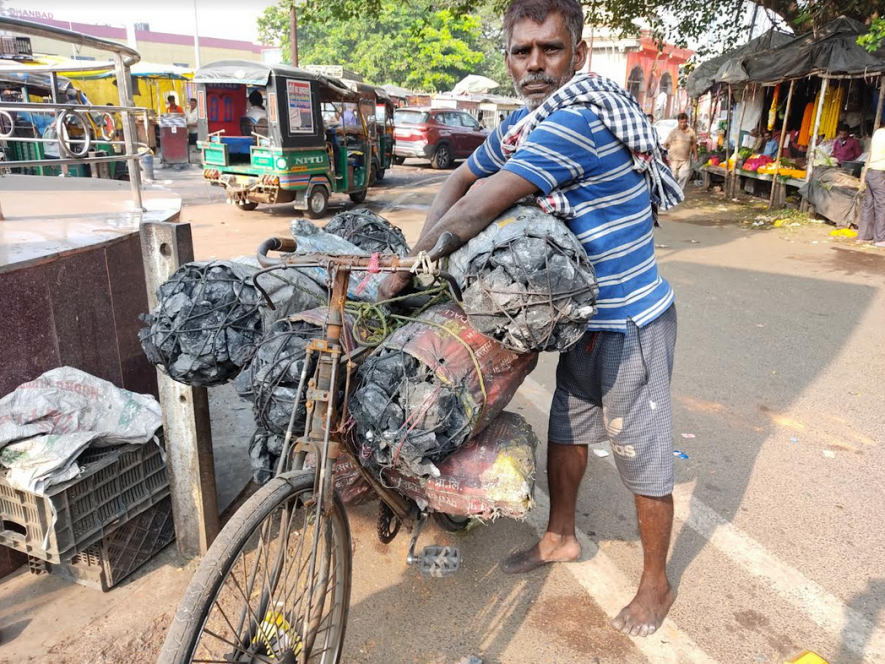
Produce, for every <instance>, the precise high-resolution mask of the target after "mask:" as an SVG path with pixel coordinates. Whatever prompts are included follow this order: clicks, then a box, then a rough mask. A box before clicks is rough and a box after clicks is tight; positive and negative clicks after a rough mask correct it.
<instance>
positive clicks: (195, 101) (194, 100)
mask: <svg viewBox="0 0 885 664" xmlns="http://www.w3.org/2000/svg"><path fill="white" fill-rule="evenodd" d="M188 101H192V102H194V103H195V104H196V103H197V98H196V97H191V98H190V99H188Z"/></svg>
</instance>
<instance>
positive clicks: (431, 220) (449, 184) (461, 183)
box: [419, 161, 479, 241]
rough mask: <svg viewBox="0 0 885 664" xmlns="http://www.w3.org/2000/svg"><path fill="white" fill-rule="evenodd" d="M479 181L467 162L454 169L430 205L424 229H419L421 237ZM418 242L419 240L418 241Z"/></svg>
mask: <svg viewBox="0 0 885 664" xmlns="http://www.w3.org/2000/svg"><path fill="white" fill-rule="evenodd" d="M477 180H479V177H477V176H476V175H475V174H474V173H473V171H471V170H470V167H469V166H467V162H466V161H465V162H464V163H462V164H461V165H460V166H458V168H456V169H455V171H454V173H452V174H451V175H450V176H449V177H448V179H447V180H446V181H445V182H444V183H443V186H442V188H441V189H440V190H439V192H438V193H437V194H436V196H435V197H434V199H433V203H432V204H431V205H430V211H429V212H428V213H427V219H426V220H425V221H424V228H422V229H421V237H422V238H423V237H424V235H425V234H426V233H427V231H429V230H430V229H431V228H433V227H434V226H435V225H436V222H438V221H439V220H440V219H442V217H443V215H444V214H445V213H446V212H448V211H449V210H450V209H451V208H452V206H453V205H455V203H457V202H458V201H459V200H461V199H462V198H463V197H464V195H465V194H466V193H467V192H468V190H469V189H470V187H472V186H473V183H474V182H476V181H477ZM419 241H420V239H419Z"/></svg>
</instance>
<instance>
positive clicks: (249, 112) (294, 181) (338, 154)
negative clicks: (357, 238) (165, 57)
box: [194, 60, 372, 218]
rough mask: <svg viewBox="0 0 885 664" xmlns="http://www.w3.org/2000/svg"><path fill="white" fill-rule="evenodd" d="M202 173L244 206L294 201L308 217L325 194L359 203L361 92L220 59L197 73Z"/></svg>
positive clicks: (364, 157)
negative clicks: (346, 197)
mask: <svg viewBox="0 0 885 664" xmlns="http://www.w3.org/2000/svg"><path fill="white" fill-rule="evenodd" d="M194 82H195V83H196V84H197V115H198V119H199V121H198V142H197V146H198V148H199V149H200V151H201V154H202V158H203V166H204V168H205V170H204V171H203V175H204V177H205V178H206V179H207V180H208V181H209V182H210V183H211V184H212V185H215V186H219V187H223V188H224V189H225V191H226V192H227V196H228V199H229V200H230V201H231V202H233V203H234V204H236V205H237V206H238V207H239V208H240V209H243V210H254V209H255V208H256V207H257V206H258V204H259V203H267V204H275V203H290V202H291V203H294V206H295V208H296V209H299V210H305V211H306V213H307V215H308V216H309V217H312V218H319V217H322V216H323V215H324V214H325V213H326V209H327V205H328V201H329V196H331V195H332V194H336V193H344V194H348V195H349V196H350V199H351V200H352V201H354V202H355V203H362V202H363V201H364V200H365V198H366V190H367V188H368V186H369V184H370V175H371V158H372V145H371V142H370V141H369V139H368V129H367V126H366V120H365V116H364V114H363V112H362V110H361V108H360V95H359V93H357V92H355V91H353V90H350V89H349V88H348V87H347V86H346V85H345V84H344V83H342V82H341V81H340V80H338V79H336V78H334V77H331V76H324V75H322V74H316V73H312V72H307V71H304V70H302V69H298V68H296V67H289V66H285V65H266V64H263V63H260V62H248V61H239V60H222V61H220V62H215V63H212V64H211V65H207V66H205V67H201V68H200V69H199V70H197V73H196V75H195V76H194Z"/></svg>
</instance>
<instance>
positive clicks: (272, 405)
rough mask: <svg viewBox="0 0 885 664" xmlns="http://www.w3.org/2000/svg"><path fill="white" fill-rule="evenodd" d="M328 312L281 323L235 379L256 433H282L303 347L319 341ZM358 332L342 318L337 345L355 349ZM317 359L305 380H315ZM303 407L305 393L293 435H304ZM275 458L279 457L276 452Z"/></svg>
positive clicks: (321, 310) (347, 316) (304, 314)
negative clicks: (314, 370) (339, 340)
mask: <svg viewBox="0 0 885 664" xmlns="http://www.w3.org/2000/svg"><path fill="white" fill-rule="evenodd" d="M327 316H328V308H326V307H322V308H319V309H311V310H309V311H303V312H301V313H300V314H294V315H292V316H289V317H288V318H284V319H280V320H278V321H277V322H276V323H274V324H273V325H272V326H271V328H270V329H269V330H268V331H267V332H266V333H265V335H264V336H263V337H262V338H261V340H260V342H259V343H258V344H257V346H256V349H255V354H254V356H253V357H252V362H251V363H250V364H249V367H248V369H247V370H246V371H244V372H243V373H241V374H240V375H239V376H238V377H237V379H236V380H235V381H234V387H235V388H236V390H237V393H238V394H239V395H240V396H241V397H242V398H244V399H246V400H248V401H250V402H251V403H252V414H253V415H254V417H255V423H256V424H257V425H258V426H259V428H260V429H263V430H265V431H268V432H270V433H271V434H277V435H282V434H285V433H286V429H287V428H288V426H289V420H290V419H291V416H292V408H293V406H294V405H295V396H296V392H297V390H298V384H299V382H300V380H301V372H302V370H303V368H304V363H305V359H306V348H307V344H308V343H309V342H310V340H311V339H315V338H318V337H322V335H323V327H324V326H325V323H326V318H327ZM363 334H364V331H363V330H362V328H357V327H356V326H355V324H354V319H353V317H352V316H350V314H345V324H344V330H343V332H342V337H341V344H342V346H343V347H344V349H345V350H348V349H353V348H355V347H356V346H357V341H356V340H357V338H360V339H363V337H362V336H361V335H363ZM315 364H316V359H315V358H311V360H310V365H309V366H308V368H307V371H308V380H309V379H310V378H311V377H312V376H313V369H314V367H315ZM306 413H307V411H306V407H305V399H304V395H302V398H301V400H300V404H299V406H298V411H297V412H296V413H295V424H294V429H293V435H294V436H300V435H301V434H302V433H303V432H304V425H305V423H306V422H305V418H306ZM277 454H278V453H277Z"/></svg>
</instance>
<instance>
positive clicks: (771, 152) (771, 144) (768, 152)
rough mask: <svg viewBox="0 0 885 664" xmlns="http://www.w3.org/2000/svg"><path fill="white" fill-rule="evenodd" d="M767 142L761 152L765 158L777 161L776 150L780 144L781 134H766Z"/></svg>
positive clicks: (777, 132)
mask: <svg viewBox="0 0 885 664" xmlns="http://www.w3.org/2000/svg"><path fill="white" fill-rule="evenodd" d="M766 135H767V136H768V140H767V141H766V142H765V150H764V151H763V152H762V154H764V155H765V156H767V157H771V158H772V159H777V150H778V146H779V145H780V142H781V133H780V132H779V131H776V132H774V133H773V134H771V133H768V132H766Z"/></svg>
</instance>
